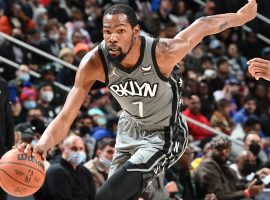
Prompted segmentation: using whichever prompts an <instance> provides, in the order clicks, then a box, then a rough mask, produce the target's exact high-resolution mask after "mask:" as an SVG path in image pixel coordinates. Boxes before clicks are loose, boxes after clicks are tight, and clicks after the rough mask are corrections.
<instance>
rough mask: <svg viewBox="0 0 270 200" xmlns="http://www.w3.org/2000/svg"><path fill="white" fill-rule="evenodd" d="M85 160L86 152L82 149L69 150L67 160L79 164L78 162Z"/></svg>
mask: <svg viewBox="0 0 270 200" xmlns="http://www.w3.org/2000/svg"><path fill="white" fill-rule="evenodd" d="M85 160H86V153H85V152H84V151H71V153H70V155H69V157H68V158H67V161H68V162H71V163H72V164H74V165H79V164H80V163H83V162H85Z"/></svg>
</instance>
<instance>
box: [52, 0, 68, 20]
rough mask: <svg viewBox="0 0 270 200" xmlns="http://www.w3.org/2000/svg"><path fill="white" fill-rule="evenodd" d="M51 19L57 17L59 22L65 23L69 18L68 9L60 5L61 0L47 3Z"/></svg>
mask: <svg viewBox="0 0 270 200" xmlns="http://www.w3.org/2000/svg"><path fill="white" fill-rule="evenodd" d="M47 10H48V16H49V18H50V19H52V18H56V19H57V21H58V22H61V23H63V24H65V23H66V22H67V21H68V20H69V16H68V13H67V11H66V10H65V9H64V8H61V7H60V0H51V1H50V2H49V4H48V5H47Z"/></svg>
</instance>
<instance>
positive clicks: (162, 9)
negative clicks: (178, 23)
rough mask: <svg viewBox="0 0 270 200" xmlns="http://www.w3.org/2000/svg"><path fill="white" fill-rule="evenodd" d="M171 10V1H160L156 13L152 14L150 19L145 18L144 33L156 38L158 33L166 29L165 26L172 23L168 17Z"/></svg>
mask: <svg viewBox="0 0 270 200" xmlns="http://www.w3.org/2000/svg"><path fill="white" fill-rule="evenodd" d="M171 8H172V1H171V0H161V1H160V6H159V9H158V11H157V12H156V13H153V14H152V16H151V17H146V18H145V19H144V25H145V28H146V31H147V32H148V33H150V34H151V35H153V36H155V37H157V36H158V35H159V33H160V31H161V30H163V29H164V28H165V27H166V24H168V23H172V21H171V19H170V17H169V14H170V10H171Z"/></svg>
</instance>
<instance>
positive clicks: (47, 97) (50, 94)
mask: <svg viewBox="0 0 270 200" xmlns="http://www.w3.org/2000/svg"><path fill="white" fill-rule="evenodd" d="M53 97H54V95H53V92H51V91H45V92H43V93H41V97H40V98H41V99H42V100H43V101H46V102H51V101H52V100H53Z"/></svg>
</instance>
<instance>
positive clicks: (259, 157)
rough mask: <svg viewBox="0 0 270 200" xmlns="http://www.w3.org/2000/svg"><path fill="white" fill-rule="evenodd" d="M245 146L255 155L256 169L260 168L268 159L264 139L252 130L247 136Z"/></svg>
mask: <svg viewBox="0 0 270 200" xmlns="http://www.w3.org/2000/svg"><path fill="white" fill-rule="evenodd" d="M244 148H245V149H247V150H249V151H250V152H251V153H252V154H253V155H254V156H255V159H256V169H259V167H260V166H262V165H263V164H264V163H265V162H267V161H268V158H267V155H266V153H265V152H264V150H263V140H262V139H261V138H260V136H259V135H258V134H257V133H256V132H250V133H248V134H247V135H246V136H245V138H244Z"/></svg>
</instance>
